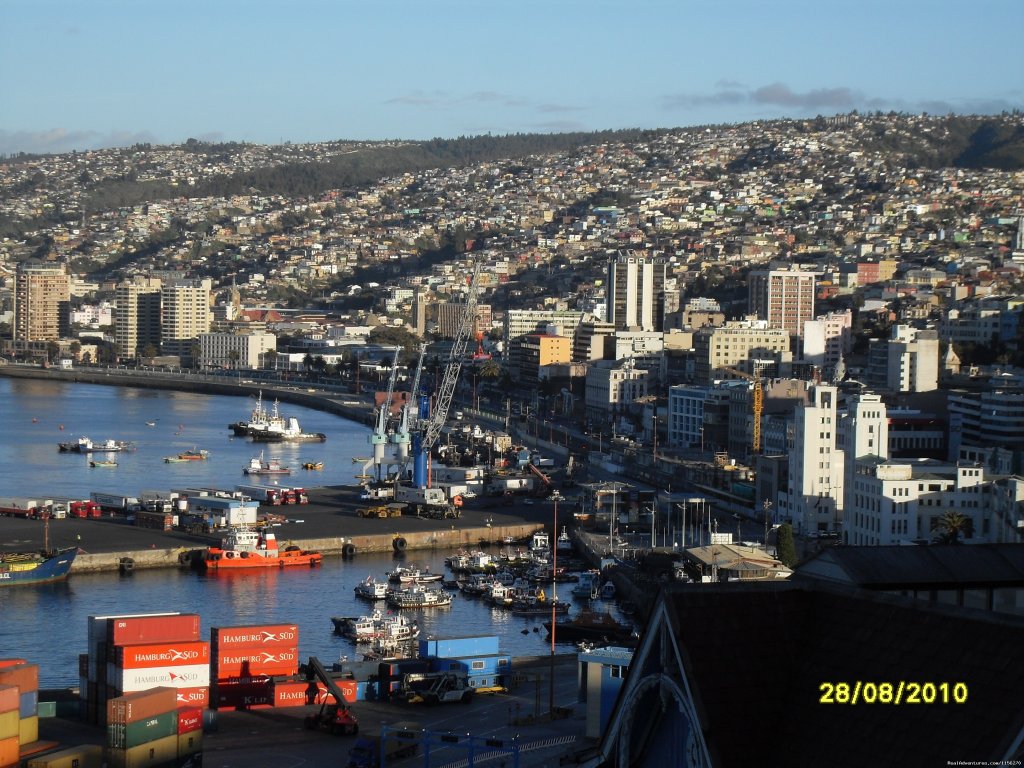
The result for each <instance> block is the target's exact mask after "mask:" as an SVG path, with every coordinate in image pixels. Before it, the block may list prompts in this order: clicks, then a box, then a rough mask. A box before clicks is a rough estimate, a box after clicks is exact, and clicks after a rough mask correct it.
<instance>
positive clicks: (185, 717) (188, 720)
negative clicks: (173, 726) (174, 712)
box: [178, 707, 203, 735]
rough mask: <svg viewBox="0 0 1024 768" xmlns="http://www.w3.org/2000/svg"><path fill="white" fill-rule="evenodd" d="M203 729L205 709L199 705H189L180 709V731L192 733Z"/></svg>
mask: <svg viewBox="0 0 1024 768" xmlns="http://www.w3.org/2000/svg"><path fill="white" fill-rule="evenodd" d="M201 730H203V710H202V709H201V708H199V707H188V708H186V709H179V710H178V733H179V735H180V734H182V733H191V732H192V731H201Z"/></svg>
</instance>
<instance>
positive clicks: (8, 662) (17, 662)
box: [0, 659, 28, 667]
mask: <svg viewBox="0 0 1024 768" xmlns="http://www.w3.org/2000/svg"><path fill="white" fill-rule="evenodd" d="M22 664H28V659H0V667H20V666H21V665H22Z"/></svg>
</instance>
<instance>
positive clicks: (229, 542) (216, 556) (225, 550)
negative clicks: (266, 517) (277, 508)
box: [201, 528, 323, 571]
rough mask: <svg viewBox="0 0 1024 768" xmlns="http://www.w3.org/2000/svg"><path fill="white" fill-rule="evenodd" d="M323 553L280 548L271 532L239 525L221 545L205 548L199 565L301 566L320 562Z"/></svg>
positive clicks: (224, 567) (227, 567) (228, 567)
mask: <svg viewBox="0 0 1024 768" xmlns="http://www.w3.org/2000/svg"><path fill="white" fill-rule="evenodd" d="M322 560H323V555H321V554H320V553H319V552H313V551H309V550H304V549H301V548H300V547H295V546H290V547H285V548H284V549H279V548H278V545H277V538H276V537H275V536H274V534H273V533H271V532H270V531H253V530H250V529H248V528H240V529H236V530H233V531H231V532H230V533H228V534H227V536H225V537H224V541H223V542H222V544H221V546H219V547H216V546H213V547H208V548H207V550H206V553H205V554H204V556H203V558H202V561H201V562H202V564H203V565H204V566H205V567H206V568H208V569H210V570H215V571H223V570H241V569H247V568H285V567H288V566H297V565H303V566H306V567H313V566H317V565H320V563H321V562H322Z"/></svg>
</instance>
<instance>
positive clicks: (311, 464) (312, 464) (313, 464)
mask: <svg viewBox="0 0 1024 768" xmlns="http://www.w3.org/2000/svg"><path fill="white" fill-rule="evenodd" d="M302 468H303V469H316V470H319V469H323V468H324V463H323V462H322V461H307V462H305V463H304V464H303V465H302Z"/></svg>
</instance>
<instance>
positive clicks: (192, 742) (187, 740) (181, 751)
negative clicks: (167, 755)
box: [178, 728, 203, 757]
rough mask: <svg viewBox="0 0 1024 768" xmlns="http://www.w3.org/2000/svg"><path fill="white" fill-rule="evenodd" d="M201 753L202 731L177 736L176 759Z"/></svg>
mask: <svg viewBox="0 0 1024 768" xmlns="http://www.w3.org/2000/svg"><path fill="white" fill-rule="evenodd" d="M202 751H203V729H202V728H200V729H199V730H197V731H189V732H188V733H181V734H178V757H185V756H186V755H195V754H199V753H200V752H202Z"/></svg>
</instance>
